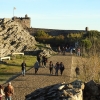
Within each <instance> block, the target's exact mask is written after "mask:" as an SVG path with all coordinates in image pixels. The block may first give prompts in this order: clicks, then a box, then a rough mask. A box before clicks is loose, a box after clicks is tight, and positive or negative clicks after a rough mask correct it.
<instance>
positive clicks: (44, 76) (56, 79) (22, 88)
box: [11, 55, 72, 100]
mask: <svg viewBox="0 0 100 100" xmlns="http://www.w3.org/2000/svg"><path fill="white" fill-rule="evenodd" d="M51 60H52V61H53V63H54V64H55V63H56V62H57V61H58V62H61V61H62V62H63V63H64V65H65V70H64V73H63V75H62V76H61V75H60V74H59V76H55V75H50V74H49V68H48V64H47V68H42V67H41V68H40V69H39V71H38V74H37V75H35V74H34V69H33V68H32V69H30V70H29V71H27V72H26V75H25V76H22V75H20V76H18V77H16V78H15V79H13V80H12V81H11V82H12V85H13V86H14V89H15V94H14V95H13V100H25V95H27V94H30V93H31V92H33V91H34V90H36V89H38V88H43V87H45V86H48V85H52V84H57V83H62V82H70V77H71V76H70V75H71V64H72V56H63V55H60V56H59V55H57V56H52V57H51V58H49V59H48V62H49V61H51Z"/></svg>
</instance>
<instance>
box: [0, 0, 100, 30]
mask: <svg viewBox="0 0 100 100" xmlns="http://www.w3.org/2000/svg"><path fill="white" fill-rule="evenodd" d="M14 7H15V8H16V10H14V16H17V17H24V16H25V14H28V16H29V17H30V18H31V26H32V27H34V28H48V29H65V30H84V29H85V27H88V28H89V30H98V31H100V0H0V18H11V17H13V8H14Z"/></svg>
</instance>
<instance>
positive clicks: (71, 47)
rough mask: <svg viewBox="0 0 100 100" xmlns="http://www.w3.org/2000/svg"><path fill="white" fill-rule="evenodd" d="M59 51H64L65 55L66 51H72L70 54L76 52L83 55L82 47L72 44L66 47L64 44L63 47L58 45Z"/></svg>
mask: <svg viewBox="0 0 100 100" xmlns="http://www.w3.org/2000/svg"><path fill="white" fill-rule="evenodd" d="M57 51H58V54H60V53H62V54H63V55H65V53H66V52H70V54H75V53H76V55H77V56H80V55H81V50H80V47H77V48H75V47H73V46H70V47H67V46H66V47H64V46H63V47H62V48H61V47H60V46H58V49H57Z"/></svg>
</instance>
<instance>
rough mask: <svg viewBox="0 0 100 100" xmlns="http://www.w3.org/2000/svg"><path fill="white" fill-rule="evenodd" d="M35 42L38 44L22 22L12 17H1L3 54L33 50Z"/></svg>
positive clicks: (0, 43)
mask: <svg viewBox="0 0 100 100" xmlns="http://www.w3.org/2000/svg"><path fill="white" fill-rule="evenodd" d="M34 44H36V41H35V38H34V37H33V36H31V35H30V34H29V32H28V31H27V30H25V29H24V28H23V27H22V25H21V24H20V23H18V22H16V21H14V20H12V19H0V51H1V52H0V53H1V56H6V55H9V54H11V53H13V52H23V51H25V50H33V49H34V46H35V45H34Z"/></svg>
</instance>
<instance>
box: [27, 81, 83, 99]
mask: <svg viewBox="0 0 100 100" xmlns="http://www.w3.org/2000/svg"><path fill="white" fill-rule="evenodd" d="M83 89H84V83H83V82H82V81H79V80H76V81H74V82H72V83H69V84H65V83H61V84H55V85H51V86H48V87H44V88H40V89H37V90H36V91H34V92H32V93H31V94H29V95H26V100H83V92H82V90H83Z"/></svg>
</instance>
